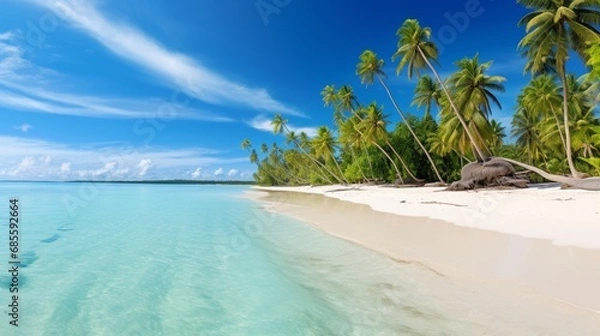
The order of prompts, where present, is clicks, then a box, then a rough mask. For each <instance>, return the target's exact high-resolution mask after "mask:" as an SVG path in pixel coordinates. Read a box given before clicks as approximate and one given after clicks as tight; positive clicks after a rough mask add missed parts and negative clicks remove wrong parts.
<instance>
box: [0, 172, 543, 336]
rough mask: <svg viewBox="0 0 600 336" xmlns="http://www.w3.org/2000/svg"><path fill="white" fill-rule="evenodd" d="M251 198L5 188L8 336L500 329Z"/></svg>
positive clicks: (3, 321) (437, 279) (427, 276)
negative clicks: (14, 309) (13, 306)
mask: <svg viewBox="0 0 600 336" xmlns="http://www.w3.org/2000/svg"><path fill="white" fill-rule="evenodd" d="M245 190H248V188H247V187H232V186H227V187H225V186H173V185H170V186H166V185H125V184H89V183H88V184H85V183H84V184H75V183H0V195H2V196H1V197H0V208H1V207H6V211H3V210H0V213H2V214H6V213H7V211H8V200H9V198H10V197H18V198H19V202H20V211H21V215H20V216H21V223H22V225H21V246H20V248H21V252H20V259H21V261H22V263H23V264H22V265H21V270H20V279H19V281H20V292H19V294H20V298H19V300H20V301H19V307H20V316H19V325H20V326H19V327H18V328H15V327H12V326H10V325H9V324H8V322H9V320H10V319H9V317H8V316H7V315H6V312H7V308H4V314H2V316H0V335H52V336H55V335H457V334H461V335H467V334H477V335H482V334H484V332H485V331H486V330H490V329H489V328H491V327H490V325H492V322H493V320H494V319H495V317H494V316H489V318H488V319H487V320H486V319H485V318H484V319H482V318H479V321H478V322H473V321H471V320H470V319H468V318H459V316H461V313H462V314H463V315H464V314H465V310H464V307H461V305H460V304H459V303H457V302H456V301H452V300H456V298H459V297H468V296H473V295H475V293H472V292H471V293H469V292H464V291H460V290H458V289H456V288H455V287H452V285H451V284H449V283H447V280H444V279H443V277H441V276H440V275H439V274H435V273H434V272H431V270H428V269H426V268H424V267H421V266H419V265H412V264H402V263H397V262H394V261H391V260H389V259H388V258H386V257H383V256H381V255H379V254H376V253H373V252H370V251H368V250H366V249H363V248H361V247H358V246H356V245H353V244H351V243H348V242H345V241H343V240H340V239H337V238H334V237H331V236H329V235H326V234H324V233H322V232H320V231H318V230H316V229H313V228H312V227H310V226H308V225H304V224H302V223H299V222H297V221H294V220H291V219H288V218H286V217H283V216H280V215H276V214H272V213H269V212H266V211H264V210H263V209H261V205H260V204H259V203H256V202H255V201H252V200H249V199H245V198H242V197H239V196H240V194H241V193H242V192H244V191H245ZM0 219H1V220H2V223H5V224H3V225H2V226H1V230H2V232H1V234H0V236H1V237H2V243H1V244H2V245H6V248H0V251H5V252H2V255H1V259H0V260H2V262H3V263H5V265H7V264H6V262H7V260H8V258H9V255H8V246H7V245H8V240H7V239H6V237H7V230H8V228H7V224H6V223H7V222H8V219H7V216H4V217H2V218H0ZM10 281H11V280H10V277H8V274H7V273H6V272H5V273H3V274H1V275H0V285H1V286H2V288H1V289H2V291H0V302H1V303H2V305H3V307H7V304H8V303H9V298H10V296H9V293H8V287H7V286H8V284H9V283H10ZM433 288H435V290H434V289H433ZM436 291H439V293H442V292H443V293H445V294H439V293H437V292H436ZM436 293H437V294H436ZM480 315H481V313H480ZM463 317H464V316H463ZM482 321H483V322H482ZM464 330H470V331H477V332H474V333H465V332H464ZM510 330H513V329H510ZM532 330H537V329H532Z"/></svg>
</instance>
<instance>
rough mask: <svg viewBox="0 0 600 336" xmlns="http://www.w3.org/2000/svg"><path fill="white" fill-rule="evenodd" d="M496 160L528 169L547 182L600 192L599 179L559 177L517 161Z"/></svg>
mask: <svg viewBox="0 0 600 336" xmlns="http://www.w3.org/2000/svg"><path fill="white" fill-rule="evenodd" d="M498 159H502V160H504V161H507V162H510V163H512V164H514V165H517V166H520V167H523V168H525V169H529V170H531V171H532V172H534V173H537V174H539V175H540V176H542V177H543V178H545V179H546V180H549V181H553V182H559V183H564V184H567V185H570V186H572V187H575V188H579V189H584V190H593V191H600V177H591V178H586V179H581V178H573V177H566V176H561V175H554V174H550V173H547V172H545V171H543V170H541V169H539V168H536V167H534V166H530V165H528V164H525V163H522V162H519V161H515V160H511V159H507V158H504V157H498Z"/></svg>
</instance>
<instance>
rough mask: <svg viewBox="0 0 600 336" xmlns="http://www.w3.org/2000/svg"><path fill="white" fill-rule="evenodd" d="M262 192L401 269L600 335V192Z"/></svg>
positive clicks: (274, 204)
mask: <svg viewBox="0 0 600 336" xmlns="http://www.w3.org/2000/svg"><path fill="white" fill-rule="evenodd" d="M255 190H257V191H268V193H262V192H260V193H257V196H260V197H261V200H262V201H264V202H266V204H267V205H266V206H265V207H266V208H267V209H268V210H271V211H274V212H278V213H282V214H285V215H288V216H291V217H294V218H296V219H299V220H301V221H304V222H307V223H310V224H312V225H315V226H316V227H317V228H319V229H321V230H323V231H325V232H327V233H329V234H331V235H334V236H338V237H340V238H343V239H345V240H348V241H351V242H354V243H357V244H360V245H362V246H365V247H367V248H369V249H372V250H375V251H377V252H380V253H383V254H385V255H387V256H389V257H391V258H393V259H395V260H398V261H402V262H410V263H418V264H422V265H423V266H424V267H427V268H431V269H432V270H434V271H436V272H440V273H441V274H444V275H450V274H452V276H453V277H455V278H457V279H459V278H460V279H466V278H469V279H470V281H474V282H478V281H479V280H477V279H480V280H481V281H482V282H488V283H497V282H499V283H503V284H506V285H508V287H509V288H512V289H508V291H509V292H510V291H513V290H514V291H515V292H518V291H523V293H529V294H527V295H538V296H539V297H540V298H544V300H546V299H547V300H550V301H549V302H555V303H556V304H559V305H562V304H566V306H570V307H573V309H575V312H574V313H573V312H572V313H573V314H574V315H573V316H579V314H584V315H586V316H588V318H590V319H591V320H590V321H592V322H591V323H593V324H594V325H596V324H597V326H598V327H599V328H600V291H599V290H597V286H598V284H599V283H600V267H599V266H598V265H600V193H598V192H587V191H580V190H561V189H559V187H558V186H555V185H541V186H538V187H532V188H528V189H522V190H488V191H471V192H446V191H443V188H391V187H383V186H352V187H348V186H324V187H273V188H262V187H261V188H255ZM349 202H352V203H349ZM353 203H354V204H353ZM373 210H376V211H373ZM474 279H475V280H474ZM461 281H462V280H461ZM577 309H581V310H577ZM577 311H579V313H577ZM588 314H589V315H588Z"/></svg>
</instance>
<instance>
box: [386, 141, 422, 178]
mask: <svg viewBox="0 0 600 336" xmlns="http://www.w3.org/2000/svg"><path fill="white" fill-rule="evenodd" d="M385 142H386V144H387V145H388V147H390V148H391V149H392V152H394V154H395V155H396V157H397V158H398V160H399V161H400V164H401V165H402V168H404V170H406V173H407V174H408V176H410V178H412V179H413V180H415V181H419V179H418V178H416V177H415V175H414V174H413V173H412V172H411V171H410V169H409V168H408V166H407V165H406V163H405V162H404V160H402V157H401V156H400V155H399V154H398V152H396V150H395V149H394V146H392V144H391V143H390V141H389V140H386V141H385Z"/></svg>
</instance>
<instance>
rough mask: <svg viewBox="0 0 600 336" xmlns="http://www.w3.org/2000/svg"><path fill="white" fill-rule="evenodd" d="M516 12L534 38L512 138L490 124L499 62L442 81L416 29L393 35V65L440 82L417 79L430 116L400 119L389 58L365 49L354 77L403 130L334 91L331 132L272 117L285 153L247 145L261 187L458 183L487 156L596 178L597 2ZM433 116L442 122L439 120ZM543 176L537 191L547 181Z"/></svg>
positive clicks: (528, 1) (544, 0)
mask: <svg viewBox="0 0 600 336" xmlns="http://www.w3.org/2000/svg"><path fill="white" fill-rule="evenodd" d="M517 2H518V3H521V4H523V5H524V6H525V7H527V8H529V9H531V10H532V12H531V13H530V14H527V15H526V16H525V17H523V19H522V20H521V22H520V24H522V25H524V26H526V35H525V37H524V38H523V39H522V40H521V42H520V44H519V47H520V48H521V49H522V51H523V55H524V56H526V57H527V58H528V63H527V65H526V68H525V70H526V71H529V72H532V73H533V74H534V75H535V76H534V77H533V78H532V79H531V81H530V83H528V84H527V85H526V86H525V87H524V88H523V89H522V91H521V93H520V95H519V96H518V98H517V106H516V109H515V113H514V115H513V119H512V121H511V130H510V139H508V140H507V139H506V136H507V134H506V133H507V132H508V130H507V129H506V127H505V125H502V124H501V123H500V122H498V121H497V120H494V119H493V118H492V115H493V112H494V110H495V109H501V106H500V102H499V100H498V98H497V97H496V94H499V93H502V92H504V81H505V79H504V78H503V77H501V76H496V75H491V74H489V72H490V70H492V69H493V68H492V62H491V61H489V62H483V63H482V62H480V61H479V57H478V56H477V55H475V56H474V57H473V58H464V59H461V60H459V61H458V62H456V67H457V68H456V71H455V72H454V73H452V74H450V76H449V77H448V78H447V79H445V80H443V79H441V78H440V76H439V74H438V73H437V72H436V70H435V67H434V66H433V64H437V56H438V50H437V47H436V46H435V44H434V43H433V41H432V40H431V35H432V31H431V29H430V28H428V27H421V26H420V24H419V22H418V21H417V20H413V19H409V20H406V21H405V22H404V23H403V25H402V26H401V27H400V29H398V31H397V36H398V45H397V49H396V52H395V53H394V55H393V56H392V59H393V60H398V65H397V74H399V73H400V72H401V71H403V70H407V74H408V77H409V78H412V77H413V76H414V75H417V76H420V75H421V72H422V71H424V70H429V71H431V73H432V74H433V77H429V76H427V75H425V76H420V77H419V79H418V82H417V83H416V86H415V90H414V98H413V100H412V102H411V103H412V105H413V106H416V107H418V108H420V109H422V110H424V115H423V117H422V118H417V117H414V116H409V115H407V114H405V113H404V112H402V111H401V110H400V108H399V107H398V106H397V105H400V104H397V103H396V100H395V99H394V97H393V94H392V90H390V88H388V86H387V84H386V83H385V73H384V71H383V69H384V61H383V59H381V58H379V57H378V56H377V54H375V52H373V51H371V50H366V51H364V52H363V53H362V54H361V55H360V57H359V63H358V64H357V67H356V73H357V75H358V77H359V78H360V80H361V82H362V83H363V84H366V85H367V86H369V85H371V84H373V82H375V81H378V82H379V83H380V84H382V86H383V88H384V89H385V90H386V92H387V94H388V97H389V98H390V100H391V102H392V105H393V107H394V108H396V110H397V112H398V114H399V115H400V117H401V119H402V121H401V122H399V123H397V124H395V125H392V124H390V122H389V120H388V115H387V114H386V112H387V111H385V112H384V110H383V109H382V107H381V105H380V104H378V103H377V102H372V103H370V104H368V105H361V103H360V101H359V99H358V98H357V97H356V95H355V94H354V91H353V90H352V88H351V87H350V86H348V85H342V86H339V88H336V86H334V85H327V86H325V87H324V89H323V90H322V92H321V95H322V99H323V104H324V106H325V107H327V108H330V109H331V111H332V114H333V122H334V123H333V125H334V127H326V126H321V127H319V128H318V130H317V134H316V136H315V137H313V138H310V137H309V136H308V135H307V134H306V133H299V134H296V133H295V132H294V131H292V130H290V129H289V128H288V126H287V120H285V119H284V118H283V117H282V116H281V115H276V116H275V117H274V119H273V121H272V123H271V124H272V126H273V131H274V133H275V134H280V135H282V143H283V145H278V144H272V145H271V146H269V145H266V144H263V145H261V146H260V147H257V148H255V147H253V146H252V143H251V142H250V140H248V139H246V140H244V141H243V142H242V149H244V150H246V151H248V153H249V159H250V162H251V163H253V164H256V165H257V171H256V173H255V174H254V179H255V180H256V182H257V183H259V184H261V185H307V184H311V185H321V184H332V183H363V182H374V181H375V182H386V183H390V182H395V181H396V180H397V179H398V178H402V179H406V178H407V177H413V176H414V177H415V178H418V179H423V180H425V181H431V182H433V181H437V180H440V179H443V180H445V181H454V180H458V179H460V171H461V168H462V167H463V166H464V165H465V164H466V163H468V162H471V161H473V160H475V158H481V157H484V156H486V155H496V156H503V157H507V158H511V159H514V160H517V161H522V162H528V163H530V164H532V165H535V166H539V167H541V168H542V169H544V170H546V171H549V172H551V173H557V174H565V173H568V172H569V170H571V172H573V169H576V170H577V171H579V172H585V173H588V174H590V175H600V120H599V119H598V117H597V113H598V104H597V103H598V101H600V95H599V93H600V34H599V33H598V30H597V27H598V24H600V2H598V1H575V0H557V1H553V0H518V1H517ZM586 42H591V43H590V44H589V45H588V44H586ZM571 51H574V52H575V53H577V54H578V55H580V56H581V57H582V58H583V60H584V61H585V62H586V64H587V66H589V68H590V73H589V74H588V75H587V76H585V77H582V79H580V80H577V79H576V78H575V77H574V76H572V75H569V74H567V73H566V67H565V63H566V62H567V60H568V59H569V57H570V55H569V53H570V52H571ZM432 63H433V64H432ZM596 96H598V97H596ZM403 103H404V104H406V102H403ZM564 104H566V106H567V108H566V109H564V107H563V106H564ZM433 111H437V112H439V116H437V117H436V119H437V120H436V119H434V115H433V114H434V113H433ZM280 146H282V147H280ZM426 154H428V155H426ZM428 156H429V157H428ZM569 158H571V159H572V160H571V161H569ZM436 168H437V170H438V171H439V173H440V174H439V175H440V176H439V177H438V176H437V175H436V173H435V170H434V169H436ZM536 176H537V175H535V176H533V179H534V181H542V179H541V177H539V176H537V177H536Z"/></svg>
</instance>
